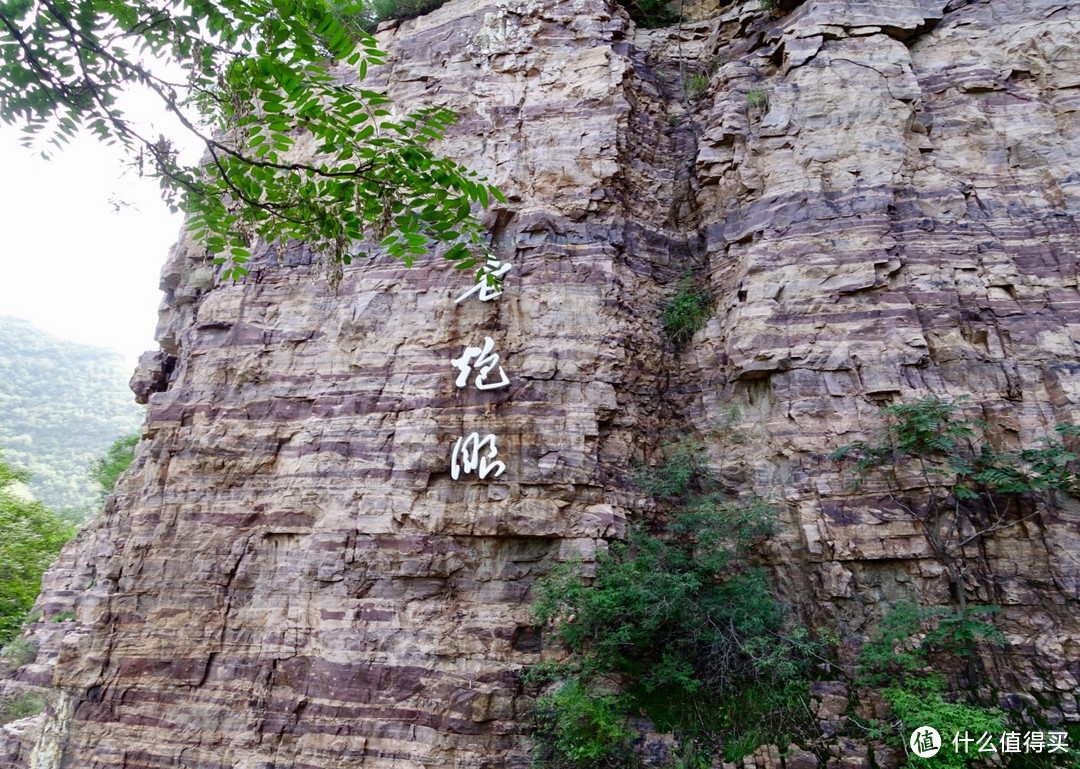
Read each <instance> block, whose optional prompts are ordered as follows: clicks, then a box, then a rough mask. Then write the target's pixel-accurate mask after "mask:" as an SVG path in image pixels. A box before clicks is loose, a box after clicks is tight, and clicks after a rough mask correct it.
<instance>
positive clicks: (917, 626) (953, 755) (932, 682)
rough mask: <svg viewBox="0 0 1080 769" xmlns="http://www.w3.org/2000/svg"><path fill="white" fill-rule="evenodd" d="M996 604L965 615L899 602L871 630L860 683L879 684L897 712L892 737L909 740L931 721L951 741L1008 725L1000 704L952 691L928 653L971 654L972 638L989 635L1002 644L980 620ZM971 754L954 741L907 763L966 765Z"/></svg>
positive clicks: (996, 731)
mask: <svg viewBox="0 0 1080 769" xmlns="http://www.w3.org/2000/svg"><path fill="white" fill-rule="evenodd" d="M995 610H996V607H978V608H976V609H969V610H968V611H967V612H966V613H965V614H963V615H960V614H957V613H956V612H953V611H951V610H949V609H946V608H944V607H933V608H929V609H927V608H920V607H919V606H917V605H916V604H915V603H914V602H912V601H900V602H898V603H897V604H896V605H895V606H893V607H892V609H890V611H889V612H888V613H887V614H886V615H885V616H884V617H883V618H882V620H881V622H879V623H878V624H877V626H876V627H875V628H874V630H873V631H872V632H871V634H870V639H869V640H868V641H867V642H866V643H865V644H864V645H863V647H862V649H861V650H860V652H859V657H858V669H857V675H858V683H860V684H861V685H863V686H871V687H877V688H880V690H881V694H882V696H883V697H884V698H885V700H886V701H887V702H888V703H889V705H890V706H891V707H892V712H893V716H894V723H893V725H892V726H893V729H892V732H891V735H890V736H891V739H892V740H893V741H894V742H896V743H898V744H899V743H906V741H907V740H908V738H909V737H910V735H911V732H912V730H914V729H918V728H921V727H923V726H930V727H933V728H934V729H937V731H938V732H939V733H940V734H941V735H942V736H943V740H944V741H946V742H947V741H948V740H949V739H950V738H951V736H952V735H954V734H956V733H957V732H961V733H963V732H969V733H972V734H975V735H981V734H982V733H983V732H988V733H991V734H995V735H998V734H1000V733H1001V732H1002V731H1004V729H1005V723H1006V722H1005V716H1004V714H1003V713H1002V712H1001V711H999V710H997V709H996V708H988V707H983V706H980V705H973V704H968V703H966V702H963V701H962V700H961V699H960V698H959V697H957V696H955V695H954V696H947V695H946V691H945V682H944V678H943V677H942V676H941V675H939V674H937V673H935V672H934V670H933V667H932V666H931V664H930V660H929V654H930V652H931V651H933V650H935V649H936V650H939V651H941V652H944V653H945V654H959V655H968V654H970V653H971V651H972V643H973V642H974V641H976V640H980V639H984V640H989V641H990V642H993V643H1003V642H1004V639H1003V638H1002V636H1001V634H1000V633H998V632H997V630H996V629H995V628H994V627H993V626H992V625H989V624H987V623H985V622H981V621H979V620H977V619H975V617H976V616H978V615H979V614H983V613H987V612H991V611H995ZM969 758H970V756H968V755H966V754H964V753H962V752H957V751H956V750H954V749H953V748H952V746H951V745H943V748H942V750H941V751H940V752H939V753H938V754H937V755H936V756H934V757H932V758H925V759H924V758H920V757H918V756H916V755H914V754H911V755H909V757H908V764H907V765H908V766H913V767H945V768H946V769H962V768H963V767H965V766H967V764H968V761H969Z"/></svg>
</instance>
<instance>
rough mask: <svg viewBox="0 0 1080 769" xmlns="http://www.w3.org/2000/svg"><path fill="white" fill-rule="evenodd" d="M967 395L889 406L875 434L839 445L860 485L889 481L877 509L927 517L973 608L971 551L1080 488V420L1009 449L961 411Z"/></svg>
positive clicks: (958, 593)
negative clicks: (968, 582)
mask: <svg viewBox="0 0 1080 769" xmlns="http://www.w3.org/2000/svg"><path fill="white" fill-rule="evenodd" d="M963 401H964V398H955V399H951V400H947V399H942V398H938V397H933V396H932V397H927V398H923V399H921V400H919V401H916V402H915V403H898V404H895V405H892V406H888V407H886V408H883V409H881V410H880V412H879V413H880V416H881V418H882V427H881V428H880V429H879V430H878V431H877V433H876V434H875V435H874V436H873V437H872V438H871V439H870V440H868V441H857V442H855V443H850V444H848V445H846V446H842V447H841V448H839V449H837V450H836V451H835V452H834V453H833V454H832V458H834V459H839V460H845V461H852V462H854V467H853V469H852V472H853V474H854V481H853V483H852V487H859V486H861V485H862V484H864V483H865V482H866V481H867V480H869V479H870V478H873V479H875V480H877V481H879V482H880V483H882V484H883V486H884V489H885V492H884V493H883V494H882V495H881V503H880V504H877V505H874V506H873V507H871V508H870V509H869V512H870V514H871V515H873V516H874V517H876V518H878V519H879V520H883V521H890V520H906V521H911V522H913V523H915V524H917V530H918V531H920V532H921V533H922V535H923V537H925V539H926V542H927V544H928V545H929V546H930V550H931V552H932V553H933V554H934V556H935V557H936V558H937V559H938V560H939V561H940V562H941V564H942V566H944V567H945V572H946V574H947V576H948V578H949V582H950V588H951V591H952V595H953V600H954V603H955V605H956V609H957V611H958V613H959V614H960V615H963V614H964V613H965V612H966V609H967V596H966V591H965V589H964V587H963V586H964V584H965V581H964V574H965V573H966V571H967V569H968V568H969V564H968V562H967V558H968V555H969V554H971V553H975V552H977V549H978V548H979V547H980V545H981V543H982V542H983V540H985V539H986V538H987V537H989V536H991V535H993V534H994V533H995V532H999V531H1002V530H1004V529H1009V528H1012V527H1014V526H1017V525H1019V524H1021V523H1023V522H1025V521H1029V520H1032V519H1034V518H1037V517H1038V516H1039V515H1040V514H1041V513H1042V510H1043V508H1044V506H1045V505H1047V504H1053V503H1054V501H1055V498H1056V496H1057V495H1061V494H1066V495H1069V496H1077V495H1078V494H1080V475H1078V472H1080V455H1078V454H1077V453H1076V452H1075V451H1073V450H1072V449H1071V448H1070V447H1071V445H1073V444H1075V442H1076V441H1077V440H1078V439H1080V427H1077V426H1076V425H1067V424H1059V425H1057V426H1056V427H1055V433H1056V435H1055V436H1054V437H1043V438H1040V439H1039V440H1037V441H1036V442H1035V443H1034V444H1033V445H1030V446H1028V447H1026V448H1021V449H1016V450H999V449H996V448H994V446H993V445H992V444H991V441H990V438H991V437H992V433H993V427H992V426H991V425H989V424H986V423H983V422H979V421H977V420H974V419H965V418H960V417H959V416H958V414H957V412H958V411H959V409H960V405H961V403H962V402H963ZM979 433H981V434H982V435H983V436H984V440H983V441H982V442H981V443H977V442H976V436H977V435H978V434H979Z"/></svg>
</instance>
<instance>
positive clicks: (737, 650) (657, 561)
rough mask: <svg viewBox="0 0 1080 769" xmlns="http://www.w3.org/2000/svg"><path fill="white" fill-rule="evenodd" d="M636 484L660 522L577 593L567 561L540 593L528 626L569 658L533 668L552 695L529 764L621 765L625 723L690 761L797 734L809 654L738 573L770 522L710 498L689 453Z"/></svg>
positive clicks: (637, 533) (757, 580) (617, 546)
mask: <svg viewBox="0 0 1080 769" xmlns="http://www.w3.org/2000/svg"><path fill="white" fill-rule="evenodd" d="M642 485H643V486H645V487H646V488H647V489H648V490H649V491H650V492H651V493H653V494H655V495H656V496H658V497H659V498H661V499H663V500H665V501H666V502H668V503H669V504H670V505H671V508H672V509H671V511H670V513H669V515H668V519H667V522H666V523H665V524H662V525H661V524H657V525H656V526H655V527H653V529H651V530H650V528H648V527H647V526H645V525H644V524H639V525H636V526H634V527H633V528H632V530H631V532H630V534H629V536H628V538H627V540H626V541H625V542H614V543H612V544H611V545H610V550H609V552H608V553H606V554H601V555H600V556H599V557H598V559H597V563H596V567H595V576H594V578H593V580H592V583H591V584H589V585H586V584H585V583H584V582H583V580H582V575H581V569H580V565H578V564H573V563H571V564H566V565H564V566H563V567H561V568H560V569H558V570H557V571H556V572H555V574H553V575H552V576H551V577H550V578H549V579H547V580H545V581H544V582H543V583H542V585H541V596H540V600H539V601H538V602H537V604H536V613H537V617H538V620H539V621H540V622H542V623H551V624H553V625H554V636H555V639H556V640H557V642H558V644H559V645H560V646H561V647H563V648H564V649H565V650H566V651H568V652H570V657H569V661H567V662H564V663H562V664H560V665H555V666H549V667H547V668H545V669H544V670H543V673H544V675H545V676H546V677H547V678H548V679H550V680H555V681H558V682H560V683H559V684H555V685H553V686H550V687H549V689H550V690H549V691H546V692H545V693H543V694H542V695H541V696H540V697H539V699H538V703H537V718H536V724H535V727H536V728H535V730H534V737H535V739H536V741H537V754H536V755H537V765H539V766H547V767H578V766H629V765H630V764H629V763H627V762H628V761H629V759H628V756H629V745H628V738H629V734H630V733H629V731H628V730H627V729H626V727H625V725H624V719H625V717H626V715H627V714H628V713H642V714H645V715H647V716H648V717H649V718H650V719H651V720H652V721H653V722H654V723H655V724H657V726H658V727H659V728H660V729H662V730H670V731H674V732H675V733H676V734H677V735H678V736H679V737H680V738H681V740H682V741H683V742H684V743H687V744H690V743H692V744H693V745H695V746H696V748H697V749H698V751H699V755H700V756H701V757H702V760H705V758H706V757H707V756H709V755H721V754H723V755H725V756H727V758H728V759H729V760H730V759H734V758H737V757H740V756H741V755H744V754H745V753H747V752H749V751H751V750H753V748H755V747H756V746H757V745H758V744H760V743H761V742H763V741H767V740H769V739H772V738H777V739H779V738H780V737H781V735H788V736H790V735H792V734H794V733H795V732H798V731H799V730H800V729H801V728H802V723H803V722H804V716H805V714H806V713H807V712H808V711H807V710H806V702H805V700H806V696H807V689H806V686H805V678H806V676H807V674H808V659H809V658H810V656H811V655H812V653H813V651H814V649H815V648H816V644H815V643H813V642H812V641H811V639H810V638H809V636H808V634H807V633H806V631H805V630H802V629H800V628H795V629H790V628H788V627H787V625H786V623H785V617H784V612H783V611H782V610H781V608H780V606H779V605H778V604H777V603H776V601H775V599H774V598H773V597H772V595H771V592H770V589H769V585H768V582H767V580H766V578H765V576H764V574H762V573H761V572H760V571H759V570H757V569H754V568H752V567H751V566H750V565H749V554H750V549H751V547H752V546H753V544H754V543H755V542H756V541H758V540H760V538H761V537H763V536H765V535H766V534H767V533H768V532H769V531H770V528H771V525H772V520H773V515H774V514H773V510H772V509H771V508H770V507H769V506H768V505H766V504H765V503H764V502H762V501H761V500H758V499H749V500H745V501H739V502H735V501H731V500H728V499H726V498H725V497H724V495H723V494H722V493H720V492H719V491H718V490H716V489H715V488H713V486H714V484H713V483H712V482H711V480H710V479H709V477H708V475H707V473H706V472H705V469H704V463H703V461H702V459H701V452H700V451H696V450H695V444H694V443H693V442H688V443H684V444H682V445H681V446H679V447H675V448H673V449H672V451H671V452H670V455H669V460H668V462H667V463H666V464H665V465H664V466H663V467H662V468H660V469H658V470H655V471H652V472H646V473H643V474H642ZM613 682H619V683H620V684H621V685H620V686H619V687H615V688H613V685H612V684H613ZM785 744H786V743H785Z"/></svg>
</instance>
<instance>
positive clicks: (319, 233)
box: [0, 0, 499, 282]
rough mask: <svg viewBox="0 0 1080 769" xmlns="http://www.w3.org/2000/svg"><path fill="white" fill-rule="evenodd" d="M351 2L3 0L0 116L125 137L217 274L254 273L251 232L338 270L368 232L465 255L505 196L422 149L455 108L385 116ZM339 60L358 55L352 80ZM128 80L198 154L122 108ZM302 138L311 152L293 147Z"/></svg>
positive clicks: (40, 138)
mask: <svg viewBox="0 0 1080 769" xmlns="http://www.w3.org/2000/svg"><path fill="white" fill-rule="evenodd" d="M358 16H359V6H358V7H357V9H352V8H349V7H343V6H340V5H330V4H328V3H327V2H324V1H323V0H162V1H161V2H147V1H146V0H7V1H6V2H0V120H2V121H4V122H5V123H8V124H12V125H17V126H21V127H22V128H23V130H24V131H25V132H26V137H27V138H26V143H27V144H28V146H44V147H46V148H47V147H49V146H52V147H56V148H59V147H62V146H63V145H64V144H65V143H67V142H68V141H69V140H70V139H71V138H72V137H73V136H74V135H75V134H76V133H78V132H80V131H90V132H91V133H92V134H93V135H95V136H96V137H97V138H99V139H100V140H101V141H103V142H105V143H109V144H117V143H118V144H120V145H121V146H122V147H123V148H124V149H125V150H126V151H127V153H128V154H129V155H130V157H131V158H132V160H133V162H134V163H136V164H137V165H138V167H139V169H140V171H142V172H144V173H147V174H149V175H151V176H153V177H155V178H157V179H158V180H159V182H160V185H161V190H162V195H163V197H164V199H165V200H166V202H167V203H168V204H169V205H170V206H171V207H172V208H173V209H174V210H183V211H185V212H186V213H187V214H188V215H189V224H188V227H189V228H190V229H191V230H192V231H193V234H194V236H195V237H196V239H197V240H198V241H199V242H201V243H202V244H203V245H205V247H206V249H207V251H208V252H209V253H211V254H213V255H214V256H215V257H216V258H217V260H218V262H219V263H227V267H226V269H225V275H226V277H234V278H235V277H238V276H240V275H243V274H244V273H245V272H246V268H245V267H244V264H245V262H247V261H248V259H249V258H250V256H251V253H252V246H253V244H254V242H255V240H256V239H261V240H263V241H265V242H266V243H277V244H278V247H279V248H284V246H285V244H286V242H287V241H288V240H289V239H294V240H299V241H304V242H306V243H307V244H308V245H309V247H311V248H312V249H313V250H314V251H317V252H319V253H322V254H325V255H326V256H327V267H328V272H327V275H328V277H329V279H330V280H331V282H334V281H335V280H336V278H337V277H338V276H339V275H340V268H341V265H342V264H348V263H349V261H350V260H351V258H352V256H354V255H361V256H363V255H365V254H354V253H353V251H352V249H353V248H354V244H355V243H356V242H358V241H361V240H364V239H368V240H371V239H375V240H381V244H382V246H384V247H385V248H386V249H387V251H388V252H389V253H390V254H391V255H393V256H395V257H398V258H401V259H403V260H404V261H405V262H406V263H409V262H411V260H412V258H413V257H414V256H415V255H417V254H421V253H424V252H425V250H426V249H428V248H429V247H430V246H431V245H432V244H434V243H446V244H451V245H450V248H449V250H448V251H447V253H446V256H447V258H449V259H452V260H454V261H455V262H457V266H458V267H462V268H465V267H469V266H472V264H474V259H473V257H472V256H470V249H475V248H481V249H482V248H483V240H482V237H481V231H480V228H479V224H478V222H477V221H476V219H475V218H473V216H472V213H471V209H472V206H473V204H475V203H479V204H480V205H483V206H486V205H487V204H488V200H489V196H494V197H496V198H498V197H499V193H498V192H497V191H496V190H495V189H494V188H493V187H491V186H489V185H488V184H486V183H485V181H484V180H483V179H478V178H477V177H476V175H475V174H473V173H471V172H469V171H468V170H467V169H466V168H464V167H463V166H461V165H460V164H458V163H455V162H453V161H450V160H447V159H445V158H440V157H438V156H436V155H435V153H434V152H432V151H431V149H430V146H429V145H430V142H431V141H432V140H434V139H438V138H439V137H440V135H441V132H442V130H443V129H444V128H445V127H446V126H447V125H448V124H449V123H451V122H452V119H453V115H452V114H451V113H450V112H448V111H446V110H428V111H423V112H416V113H413V114H411V115H408V116H407V117H405V118H404V119H397V120H391V112H390V109H389V107H390V100H389V99H388V98H386V97H385V96H383V95H381V94H379V93H377V92H375V91H372V90H367V89H365V88H363V87H361V84H362V82H363V80H364V79H365V77H366V75H367V71H368V67H369V66H370V65H377V64H381V63H382V62H383V61H384V59H385V54H384V53H383V52H381V51H380V50H379V49H378V48H377V47H376V45H375V41H374V38H372V37H371V35H369V34H368V33H367V32H365V31H363V30H362V29H359V28H358V27H356V26H349V25H348V24H347V22H346V21H345V19H348V18H350V17H358ZM335 61H337V62H343V63H345V64H346V65H348V66H349V67H352V68H353V70H352V73H351V75H349V76H347V78H346V80H347V81H348V82H346V81H343V80H341V79H339V78H338V77H335V76H332V75H331V72H330V67H331V66H332V64H333V62H335ZM177 65H178V67H177ZM177 69H179V70H180V71H179V73H177V72H176V70H177ZM132 88H138V89H141V90H142V91H145V92H146V93H148V94H149V95H150V96H152V97H153V98H154V99H155V100H156V101H157V102H159V103H160V105H161V107H162V108H163V109H164V110H165V111H166V112H168V113H170V114H171V115H172V116H173V117H174V118H175V119H176V120H177V121H179V123H180V125H182V126H183V127H184V129H186V130H187V131H189V132H191V133H192V134H193V135H194V136H195V137H197V138H198V140H199V141H200V142H202V144H203V146H204V147H205V150H206V153H205V156H204V160H203V163H201V164H200V165H195V166H191V165H184V164H183V163H181V162H180V161H179V160H178V156H177V152H176V151H175V149H174V145H173V142H171V141H170V140H169V139H167V138H165V137H162V136H157V137H155V136H152V135H150V134H148V133H145V131H144V130H143V129H141V128H140V126H139V125H137V124H136V123H134V122H132V121H131V120H129V119H128V117H127V116H126V114H125V113H124V111H123V109H122V108H121V106H120V99H119V97H120V94H121V92H122V91H124V90H128V89H132ZM301 137H306V138H308V139H309V140H310V147H311V148H313V150H314V155H312V154H310V151H308V152H309V154H307V155H306V156H305V159H301V160H298V159H297V158H296V156H295V154H294V153H292V152H291V150H293V149H294V147H295V146H296V144H297V142H298V140H300V139H301Z"/></svg>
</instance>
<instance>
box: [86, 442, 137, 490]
mask: <svg viewBox="0 0 1080 769" xmlns="http://www.w3.org/2000/svg"><path fill="white" fill-rule="evenodd" d="M138 443H139V434H138V433H133V434H131V435H125V436H124V437H123V438H117V439H116V440H115V441H114V442H113V445H112V446H109V450H108V451H107V452H105V454H104V456H101V457H98V460H97V461H96V462H94V465H93V466H92V467H91V468H90V476H91V477H92V478H93V479H94V480H95V481H97V483H98V485H100V486H101V496H102V497H104V496H105V495H107V494H111V493H112V490H113V489H114V488H116V481H117V480H118V479H119V478H120V474H121V473H123V472H124V471H125V470H127V469H128V466H129V465H130V464H131V462H132V460H133V459H134V458H135V446H136V445H137V444H138Z"/></svg>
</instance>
